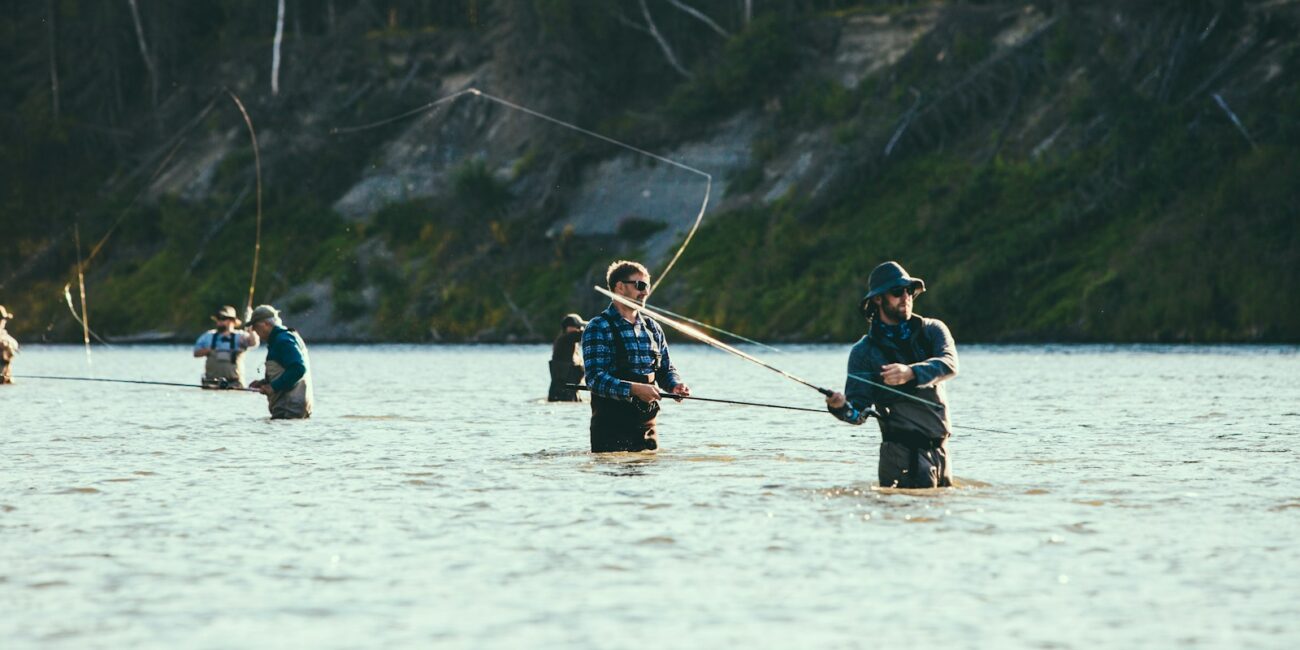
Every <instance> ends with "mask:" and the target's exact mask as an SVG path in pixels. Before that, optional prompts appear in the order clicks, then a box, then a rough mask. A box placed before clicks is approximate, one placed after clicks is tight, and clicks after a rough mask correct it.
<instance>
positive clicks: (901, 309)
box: [880, 300, 912, 323]
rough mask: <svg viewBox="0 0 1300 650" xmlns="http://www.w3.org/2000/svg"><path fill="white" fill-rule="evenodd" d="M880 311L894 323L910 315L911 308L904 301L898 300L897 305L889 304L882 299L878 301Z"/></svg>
mask: <svg viewBox="0 0 1300 650" xmlns="http://www.w3.org/2000/svg"><path fill="white" fill-rule="evenodd" d="M880 313H881V314H882V315H884V316H885V317H886V319H887V320H891V321H893V322H895V323H901V322H903V321H905V320H907V319H909V318H911V317H912V308H911V306H910V305H908V304H907V303H905V302H901V301H900V302H899V303H898V304H897V305H889V304H888V303H886V302H885V301H884V300H882V301H880Z"/></svg>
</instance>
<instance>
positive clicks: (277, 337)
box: [248, 305, 312, 420]
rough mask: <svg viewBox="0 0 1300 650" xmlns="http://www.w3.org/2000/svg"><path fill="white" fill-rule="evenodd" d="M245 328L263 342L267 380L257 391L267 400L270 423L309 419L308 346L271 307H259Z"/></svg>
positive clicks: (253, 385)
mask: <svg viewBox="0 0 1300 650" xmlns="http://www.w3.org/2000/svg"><path fill="white" fill-rule="evenodd" d="M248 327H249V328H250V329H252V330H253V331H254V332H255V333H256V334H257V336H259V337H260V338H261V339H262V340H263V341H266V378H265V379H259V380H257V381H255V382H253V383H252V384H249V387H250V388H256V389H257V390H259V391H261V392H262V394H263V395H266V398H267V407H268V408H269V409H270V410H271V419H272V420H292V419H302V418H309V417H311V409H312V394H311V367H310V365H309V362H308V360H307V344H306V343H303V340H302V337H301V336H299V335H298V332H296V331H294V330H292V329H289V328H287V327H285V326H284V323H283V322H281V321H280V312H279V311H276V309H275V307H272V306H270V305H259V306H258V307H257V309H254V310H253V315H252V316H250V317H249V318H248Z"/></svg>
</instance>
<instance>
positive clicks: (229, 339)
mask: <svg viewBox="0 0 1300 650" xmlns="http://www.w3.org/2000/svg"><path fill="white" fill-rule="evenodd" d="M212 321H213V322H215V323H216V324H217V326H216V327H214V328H212V329H210V330H208V331H206V332H204V333H203V334H200V335H199V338H198V340H197V341H195V342H194V356H195V357H196V358H197V357H207V361H205V362H204V366H203V379H201V380H200V383H201V384H202V385H203V387H204V388H243V387H244V353H245V352H247V351H248V350H250V349H252V348H255V347H257V346H258V345H260V344H261V341H260V340H259V339H258V337H257V334H256V333H255V332H249V331H245V330H238V329H235V328H236V327H239V317H238V316H236V315H235V308H234V307H231V306H230V305H226V306H225V307H222V308H221V309H218V310H217V313H215V314H213V315H212Z"/></svg>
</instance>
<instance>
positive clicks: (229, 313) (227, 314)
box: [212, 305, 239, 321]
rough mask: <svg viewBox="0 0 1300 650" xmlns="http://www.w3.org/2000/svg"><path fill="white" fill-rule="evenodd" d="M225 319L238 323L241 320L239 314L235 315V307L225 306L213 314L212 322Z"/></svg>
mask: <svg viewBox="0 0 1300 650" xmlns="http://www.w3.org/2000/svg"><path fill="white" fill-rule="evenodd" d="M223 318H229V319H231V320H235V321H237V320H239V314H236V313H235V307H234V306H233V305H224V306H222V307H221V309H218V310H216V311H214V312H212V320H221V319H223Z"/></svg>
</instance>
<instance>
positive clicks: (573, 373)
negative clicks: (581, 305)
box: [546, 314, 587, 402]
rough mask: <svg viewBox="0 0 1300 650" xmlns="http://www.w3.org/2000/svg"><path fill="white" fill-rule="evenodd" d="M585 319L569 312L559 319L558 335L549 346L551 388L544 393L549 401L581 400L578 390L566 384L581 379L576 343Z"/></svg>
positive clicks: (580, 338) (579, 340) (580, 335)
mask: <svg viewBox="0 0 1300 650" xmlns="http://www.w3.org/2000/svg"><path fill="white" fill-rule="evenodd" d="M586 326H587V321H585V320H582V317H581V316H579V315H577V314H569V315H567V316H565V317H564V320H562V321H560V335H559V336H557V337H555V343H554V344H553V345H552V346H551V388H550V390H548V391H547V393H546V400H547V401H549V402H581V401H582V400H581V399H580V398H579V397H578V391H576V390H574V389H572V388H569V387H568V386H567V385H566V384H576V383H578V382H580V381H582V365H581V364H582V359H581V358H580V357H579V356H578V344H579V343H581V342H582V328H584V327H586Z"/></svg>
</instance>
